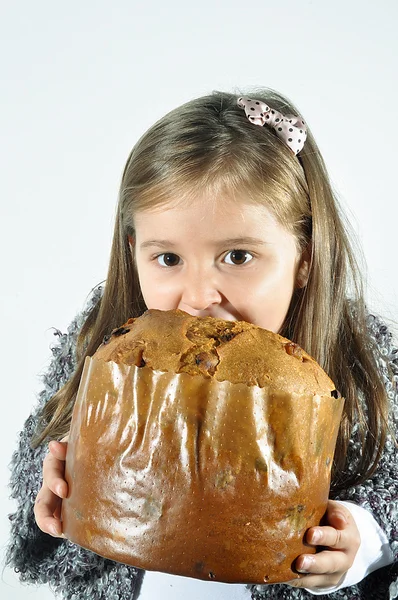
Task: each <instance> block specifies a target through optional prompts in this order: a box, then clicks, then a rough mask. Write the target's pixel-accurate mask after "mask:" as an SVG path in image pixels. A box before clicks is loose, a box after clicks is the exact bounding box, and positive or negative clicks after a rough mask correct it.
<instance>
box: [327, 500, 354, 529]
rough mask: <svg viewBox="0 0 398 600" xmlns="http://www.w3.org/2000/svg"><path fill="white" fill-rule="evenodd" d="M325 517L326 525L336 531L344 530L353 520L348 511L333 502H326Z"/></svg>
mask: <svg viewBox="0 0 398 600" xmlns="http://www.w3.org/2000/svg"><path fill="white" fill-rule="evenodd" d="M325 517H326V524H327V525H331V526H332V527H335V528H336V529H345V528H346V527H347V526H348V525H349V524H350V523H351V522H352V520H353V518H352V515H351V513H350V511H349V510H348V509H347V508H346V507H345V506H344V505H342V504H340V503H339V502H336V501H335V500H329V501H328V506H327V510H326V515H325Z"/></svg>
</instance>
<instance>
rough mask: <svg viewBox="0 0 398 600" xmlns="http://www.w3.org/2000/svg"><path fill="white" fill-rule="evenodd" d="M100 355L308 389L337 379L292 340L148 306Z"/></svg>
mask: <svg viewBox="0 0 398 600" xmlns="http://www.w3.org/2000/svg"><path fill="white" fill-rule="evenodd" d="M95 357H96V358H97V359H101V360H105V361H113V362H116V363H123V364H127V365H136V366H137V367H140V366H141V367H142V366H144V365H146V366H148V367H150V368H151V369H153V370H159V371H168V372H174V373H188V374H190V375H202V376H204V377H211V378H214V379H215V380H216V381H230V382H231V383H245V384H247V385H257V386H259V387H270V388H275V389H279V390H280V389H283V390H285V391H287V392H296V393H302V394H306V393H309V394H330V392H331V391H332V390H334V384H333V382H332V381H331V379H329V377H328V376H327V375H326V373H325V372H324V371H323V369H321V367H320V366H319V365H318V363H317V362H316V361H315V360H314V359H313V358H312V357H311V356H310V355H309V354H307V352H305V351H304V350H303V349H302V348H300V346H298V345H297V344H294V343H293V342H291V341H290V340H288V339H286V338H284V337H282V336H280V335H278V334H275V333H272V332H271V331H267V330H265V329H262V328H261V327H256V326H255V325H252V324H250V323H246V322H245V321H224V320H222V319H215V318H213V317H205V318H197V317H193V316H191V315H189V314H187V313H185V312H183V311H181V310H170V311H160V310H155V309H152V310H148V311H146V312H145V313H144V314H143V315H142V316H141V317H138V318H136V319H129V320H128V321H127V322H126V323H124V324H123V325H122V326H121V327H119V328H117V329H115V330H113V332H112V335H111V336H110V337H109V336H108V338H107V339H106V340H105V341H104V343H103V344H102V345H101V346H100V347H99V349H98V350H97V352H96V354H95Z"/></svg>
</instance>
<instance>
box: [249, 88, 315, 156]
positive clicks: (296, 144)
mask: <svg viewBox="0 0 398 600" xmlns="http://www.w3.org/2000/svg"><path fill="white" fill-rule="evenodd" d="M237 104H238V106H239V107H240V108H244V109H245V113H246V117H247V118H248V119H249V121H250V122H251V123H253V124H254V125H260V127H263V126H264V125H265V124H267V125H269V126H270V127H272V128H273V129H275V132H276V135H277V136H278V137H279V138H280V139H281V140H282V141H283V142H284V143H285V144H286V145H287V146H288V147H289V148H290V149H291V150H292V151H293V152H294V154H296V155H297V154H298V153H299V152H300V150H302V149H303V147H304V143H305V140H306V139H307V126H306V124H305V123H304V121H302V120H301V119H299V118H298V117H296V116H294V115H284V114H282V113H280V112H278V111H277V110H274V109H273V108H270V107H269V106H268V105H267V104H265V103H264V102H261V100H252V99H250V98H247V97H246V96H242V97H241V98H238V102H237Z"/></svg>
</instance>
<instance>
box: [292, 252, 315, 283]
mask: <svg viewBox="0 0 398 600" xmlns="http://www.w3.org/2000/svg"><path fill="white" fill-rule="evenodd" d="M311 257H312V245H311V242H310V243H309V244H308V245H307V247H306V248H305V250H304V252H303V253H302V255H301V259H300V262H299V264H298V269H297V274H296V287H298V288H303V287H305V286H306V285H307V282H308V277H309V275H310V267H311Z"/></svg>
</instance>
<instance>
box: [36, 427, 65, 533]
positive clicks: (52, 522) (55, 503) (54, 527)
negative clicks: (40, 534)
mask: <svg viewBox="0 0 398 600" xmlns="http://www.w3.org/2000/svg"><path fill="white" fill-rule="evenodd" d="M67 440H68V436H66V437H65V438H63V439H62V440H61V441H60V442H56V441H51V442H50V443H49V445H48V448H49V450H50V451H49V453H48V454H47V456H46V458H45V459H44V462H43V484H42V486H41V488H40V491H39V493H38V494H37V498H36V501H35V506H34V514H35V518H36V523H37V525H38V526H39V527H40V529H41V530H42V531H44V533H49V534H50V535H52V536H53V537H64V535H63V533H62V521H61V504H62V498H66V497H67V495H68V484H67V482H66V481H65V459H66V452H67V449H68V442H67Z"/></svg>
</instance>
